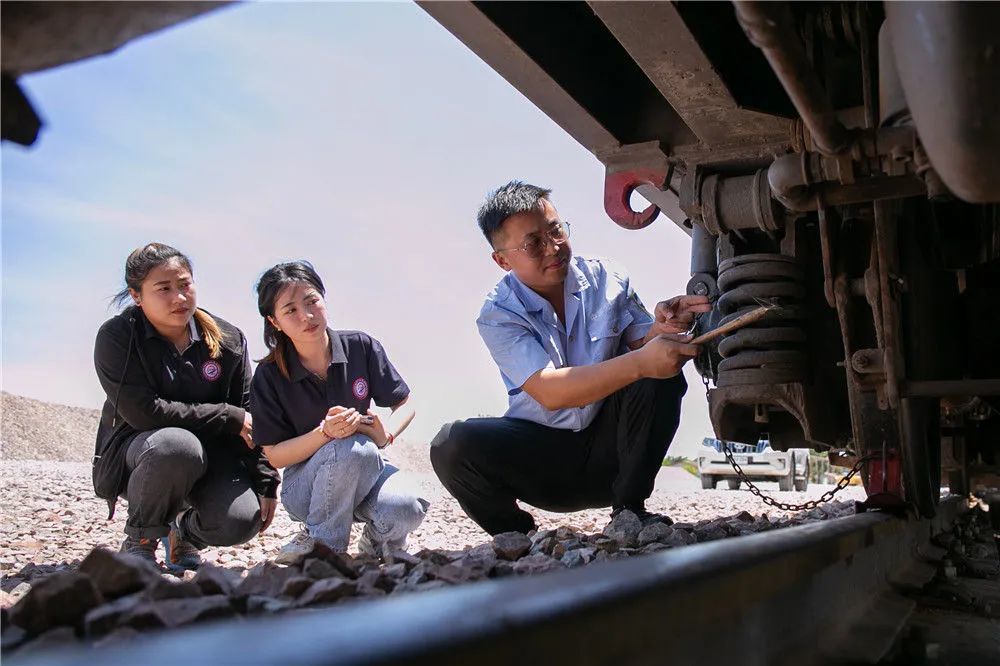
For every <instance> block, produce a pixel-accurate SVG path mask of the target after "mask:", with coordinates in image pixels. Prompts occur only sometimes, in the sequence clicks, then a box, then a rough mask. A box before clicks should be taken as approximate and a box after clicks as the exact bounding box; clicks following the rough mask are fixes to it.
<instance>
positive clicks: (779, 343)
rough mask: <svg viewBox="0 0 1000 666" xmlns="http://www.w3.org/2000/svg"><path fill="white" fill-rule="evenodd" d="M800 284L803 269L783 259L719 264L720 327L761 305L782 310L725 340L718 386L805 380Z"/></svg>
mask: <svg viewBox="0 0 1000 666" xmlns="http://www.w3.org/2000/svg"><path fill="white" fill-rule="evenodd" d="M802 283H803V275H802V269H801V268H800V267H799V266H798V264H797V263H796V262H795V260H794V259H793V258H792V257H788V256H785V255H781V254H745V255H741V256H738V257H733V258H732V259H727V260H726V261H723V262H722V263H721V264H719V283H718V284H719V291H720V293H721V296H720V297H719V303H718V307H719V311H720V312H721V313H722V315H723V318H722V320H721V322H720V324H719V325H720V326H721V325H722V324H725V323H726V322H729V321H731V320H733V319H736V318H737V317H739V316H740V315H741V314H744V313H745V312H748V311H750V310H753V309H754V308H757V307H759V306H760V305H761V304H772V305H777V306H778V307H777V308H776V309H775V310H773V311H772V312H770V313H768V315H767V316H766V317H764V319H762V320H761V321H759V322H757V323H756V324H754V325H752V326H748V327H747V328H744V329H740V330H738V331H736V332H735V333H733V334H731V335H728V336H726V337H724V338H723V339H722V341H721V342H720V343H719V354H720V355H721V356H722V361H721V362H720V363H719V376H718V381H717V385H718V386H720V387H721V386H739V385H747V384H783V383H788V382H803V381H805V380H806V373H807V365H806V354H805V351H804V345H805V341H806V333H805V328H804V321H805V308H804V306H803V301H804V299H805V288H804V287H803V285H802Z"/></svg>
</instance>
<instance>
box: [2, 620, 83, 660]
mask: <svg viewBox="0 0 1000 666" xmlns="http://www.w3.org/2000/svg"><path fill="white" fill-rule="evenodd" d="M77 644H78V643H77V640H76V633H75V632H74V631H73V628H72V627H56V628H54V629H49V630H48V631H46V632H45V633H43V634H42V635H41V636H39V637H38V638H36V639H34V640H33V641H31V642H30V643H27V644H25V645H22V646H21V647H20V648H18V650H17V652H16V655H17V659H18V661H20V660H21V659H24V658H26V657H32V656H35V655H42V654H47V653H48V652H49V651H51V650H57V649H59V648H67V647H70V646H76V645H77Z"/></svg>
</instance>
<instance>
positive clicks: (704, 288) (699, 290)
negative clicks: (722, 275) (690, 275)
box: [692, 282, 708, 296]
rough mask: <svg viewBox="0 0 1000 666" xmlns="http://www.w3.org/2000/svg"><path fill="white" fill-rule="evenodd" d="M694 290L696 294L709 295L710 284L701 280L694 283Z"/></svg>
mask: <svg viewBox="0 0 1000 666" xmlns="http://www.w3.org/2000/svg"><path fill="white" fill-rule="evenodd" d="M692 291H693V292H694V293H695V295H696V296H708V285H707V284H705V283H704V282H699V283H697V284H695V285H694V287H693V288H692Z"/></svg>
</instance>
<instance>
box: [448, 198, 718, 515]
mask: <svg viewBox="0 0 1000 666" xmlns="http://www.w3.org/2000/svg"><path fill="white" fill-rule="evenodd" d="M549 194H550V190H546V189H543V188H540V187H536V186H534V185H528V184H526V183H522V182H518V181H513V182H510V183H508V184H507V185H504V186H503V187H501V188H500V189H498V190H496V191H495V192H492V193H491V194H490V195H489V196H488V197H487V199H486V202H485V203H484V204H483V206H482V207H481V208H480V210H479V214H478V221H479V227H480V229H481V230H482V232H483V234H484V235H485V236H486V239H487V241H489V243H490V245H491V246H492V247H493V255H492V256H493V260H494V261H495V262H496V263H497V265H498V266H499V267H500V268H501V269H503V270H504V271H506V274H505V275H504V277H503V279H501V280H500V282H499V283H498V284H497V286H496V288H495V289H494V290H493V291H492V292H491V293H490V295H489V296H488V297H487V299H486V302H485V304H484V305H483V308H482V310H481V312H480V314H479V319H478V320H477V324H478V326H479V333H480V335H481V336H482V338H483V341H484V342H485V343H486V346H487V347H488V348H489V350H490V354H491V355H492V356H493V360H494V361H495V362H496V364H497V367H498V368H499V369H500V375H501V377H502V378H503V382H504V385H505V387H506V389H507V395H508V400H509V408H508V410H507V413H506V414H505V415H504V416H503V417H502V418H486V419H469V420H466V421H456V422H455V423H451V424H448V425H445V426H444V427H443V428H442V429H441V431H440V432H439V433H438V435H437V436H436V437H435V438H434V441H433V442H432V444H431V463H432V464H433V466H434V471H435V472H436V473H437V475H438V478H439V479H440V480H441V483H442V484H444V486H445V488H447V489H448V492H450V493H451V494H452V495H453V496H454V497H455V499H457V500H458V502H459V504H461V506H462V509H463V510H464V511H465V512H466V513H467V514H468V515H469V517H470V518H472V519H473V520H474V521H476V522H477V523H478V524H479V525H480V526H481V527H482V528H483V529H484V530H486V531H487V532H489V533H490V534H499V533H501V532H509V531H517V532H528V531H529V530H531V529H533V528H534V527H535V521H534V519H533V518H532V517H531V514H529V513H527V512H526V511H524V510H522V509H521V508H519V507H518V505H517V503H516V500H522V501H524V502H527V503H528V504H531V505H533V506H537V507H540V508H543V509H546V510H550V511H577V510H580V509H586V508H595V507H604V506H611V507H612V509H613V512H612V515H614V513H615V512H617V511H620V510H622V509H628V510H631V511H634V512H636V513H637V514H639V516H640V517H645V516H647V515H648V514H646V512H645V507H644V503H645V500H646V499H647V498H648V497H649V496H650V494H651V493H652V492H653V481H654V479H655V477H656V473H657V471H658V470H659V469H660V464H661V463H662V462H663V458H664V456H665V455H666V451H667V447H668V446H669V445H670V440H671V439H672V438H673V436H674V433H675V432H676V430H677V424H678V422H679V420H680V407H681V398H682V397H683V395H684V391H685V390H686V388H687V384H686V383H685V381H684V377H683V375H682V374H681V369H682V367H683V366H684V364H685V363H686V362H687V361H689V360H690V359H691V358H693V357H694V356H696V355H697V353H698V347H696V346H693V345H690V344H687V342H688V341H689V340H690V337H689V336H685V335H682V334H683V332H684V331H686V330H687V329H688V328H689V327H690V325H691V323H692V322H693V320H694V316H695V314H696V313H699V312H707V311H709V309H710V305H709V302H708V299H707V298H705V297H703V296H679V297H676V298H672V299H670V300H667V301H663V302H661V303H658V304H657V305H656V308H655V309H654V314H650V313H649V312H648V311H647V310H646V308H645V307H644V306H643V304H642V301H640V300H639V297H638V296H637V295H636V293H635V292H634V291H633V290H632V287H631V286H630V285H629V279H628V276H627V275H626V274H625V272H624V271H623V270H622V269H621V268H619V267H617V266H615V265H614V264H612V263H611V262H609V261H607V260H603V259H586V258H583V257H574V256H573V253H572V251H571V249H570V245H569V223H567V222H564V221H563V220H561V219H560V218H559V214H558V212H557V211H556V209H555V208H554V207H553V205H552V202H551V201H550V200H549Z"/></svg>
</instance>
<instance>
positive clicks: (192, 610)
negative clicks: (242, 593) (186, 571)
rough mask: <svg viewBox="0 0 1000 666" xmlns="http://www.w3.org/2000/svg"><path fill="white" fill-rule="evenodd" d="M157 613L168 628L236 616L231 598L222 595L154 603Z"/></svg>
mask: <svg viewBox="0 0 1000 666" xmlns="http://www.w3.org/2000/svg"><path fill="white" fill-rule="evenodd" d="M153 605H154V607H155V609H156V612H157V613H158V614H159V615H160V617H161V618H162V619H163V624H164V625H166V626H168V627H180V626H183V625H185V624H191V623H194V622H205V621H206V620H216V619H221V618H227V617H232V616H233V615H235V614H236V613H235V611H234V610H233V607H232V605H231V604H230V603H229V598H228V597H226V596H223V595H221V594H214V595H212V596H208V597H194V598H187V599H166V600H164V601H157V602H153Z"/></svg>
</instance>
